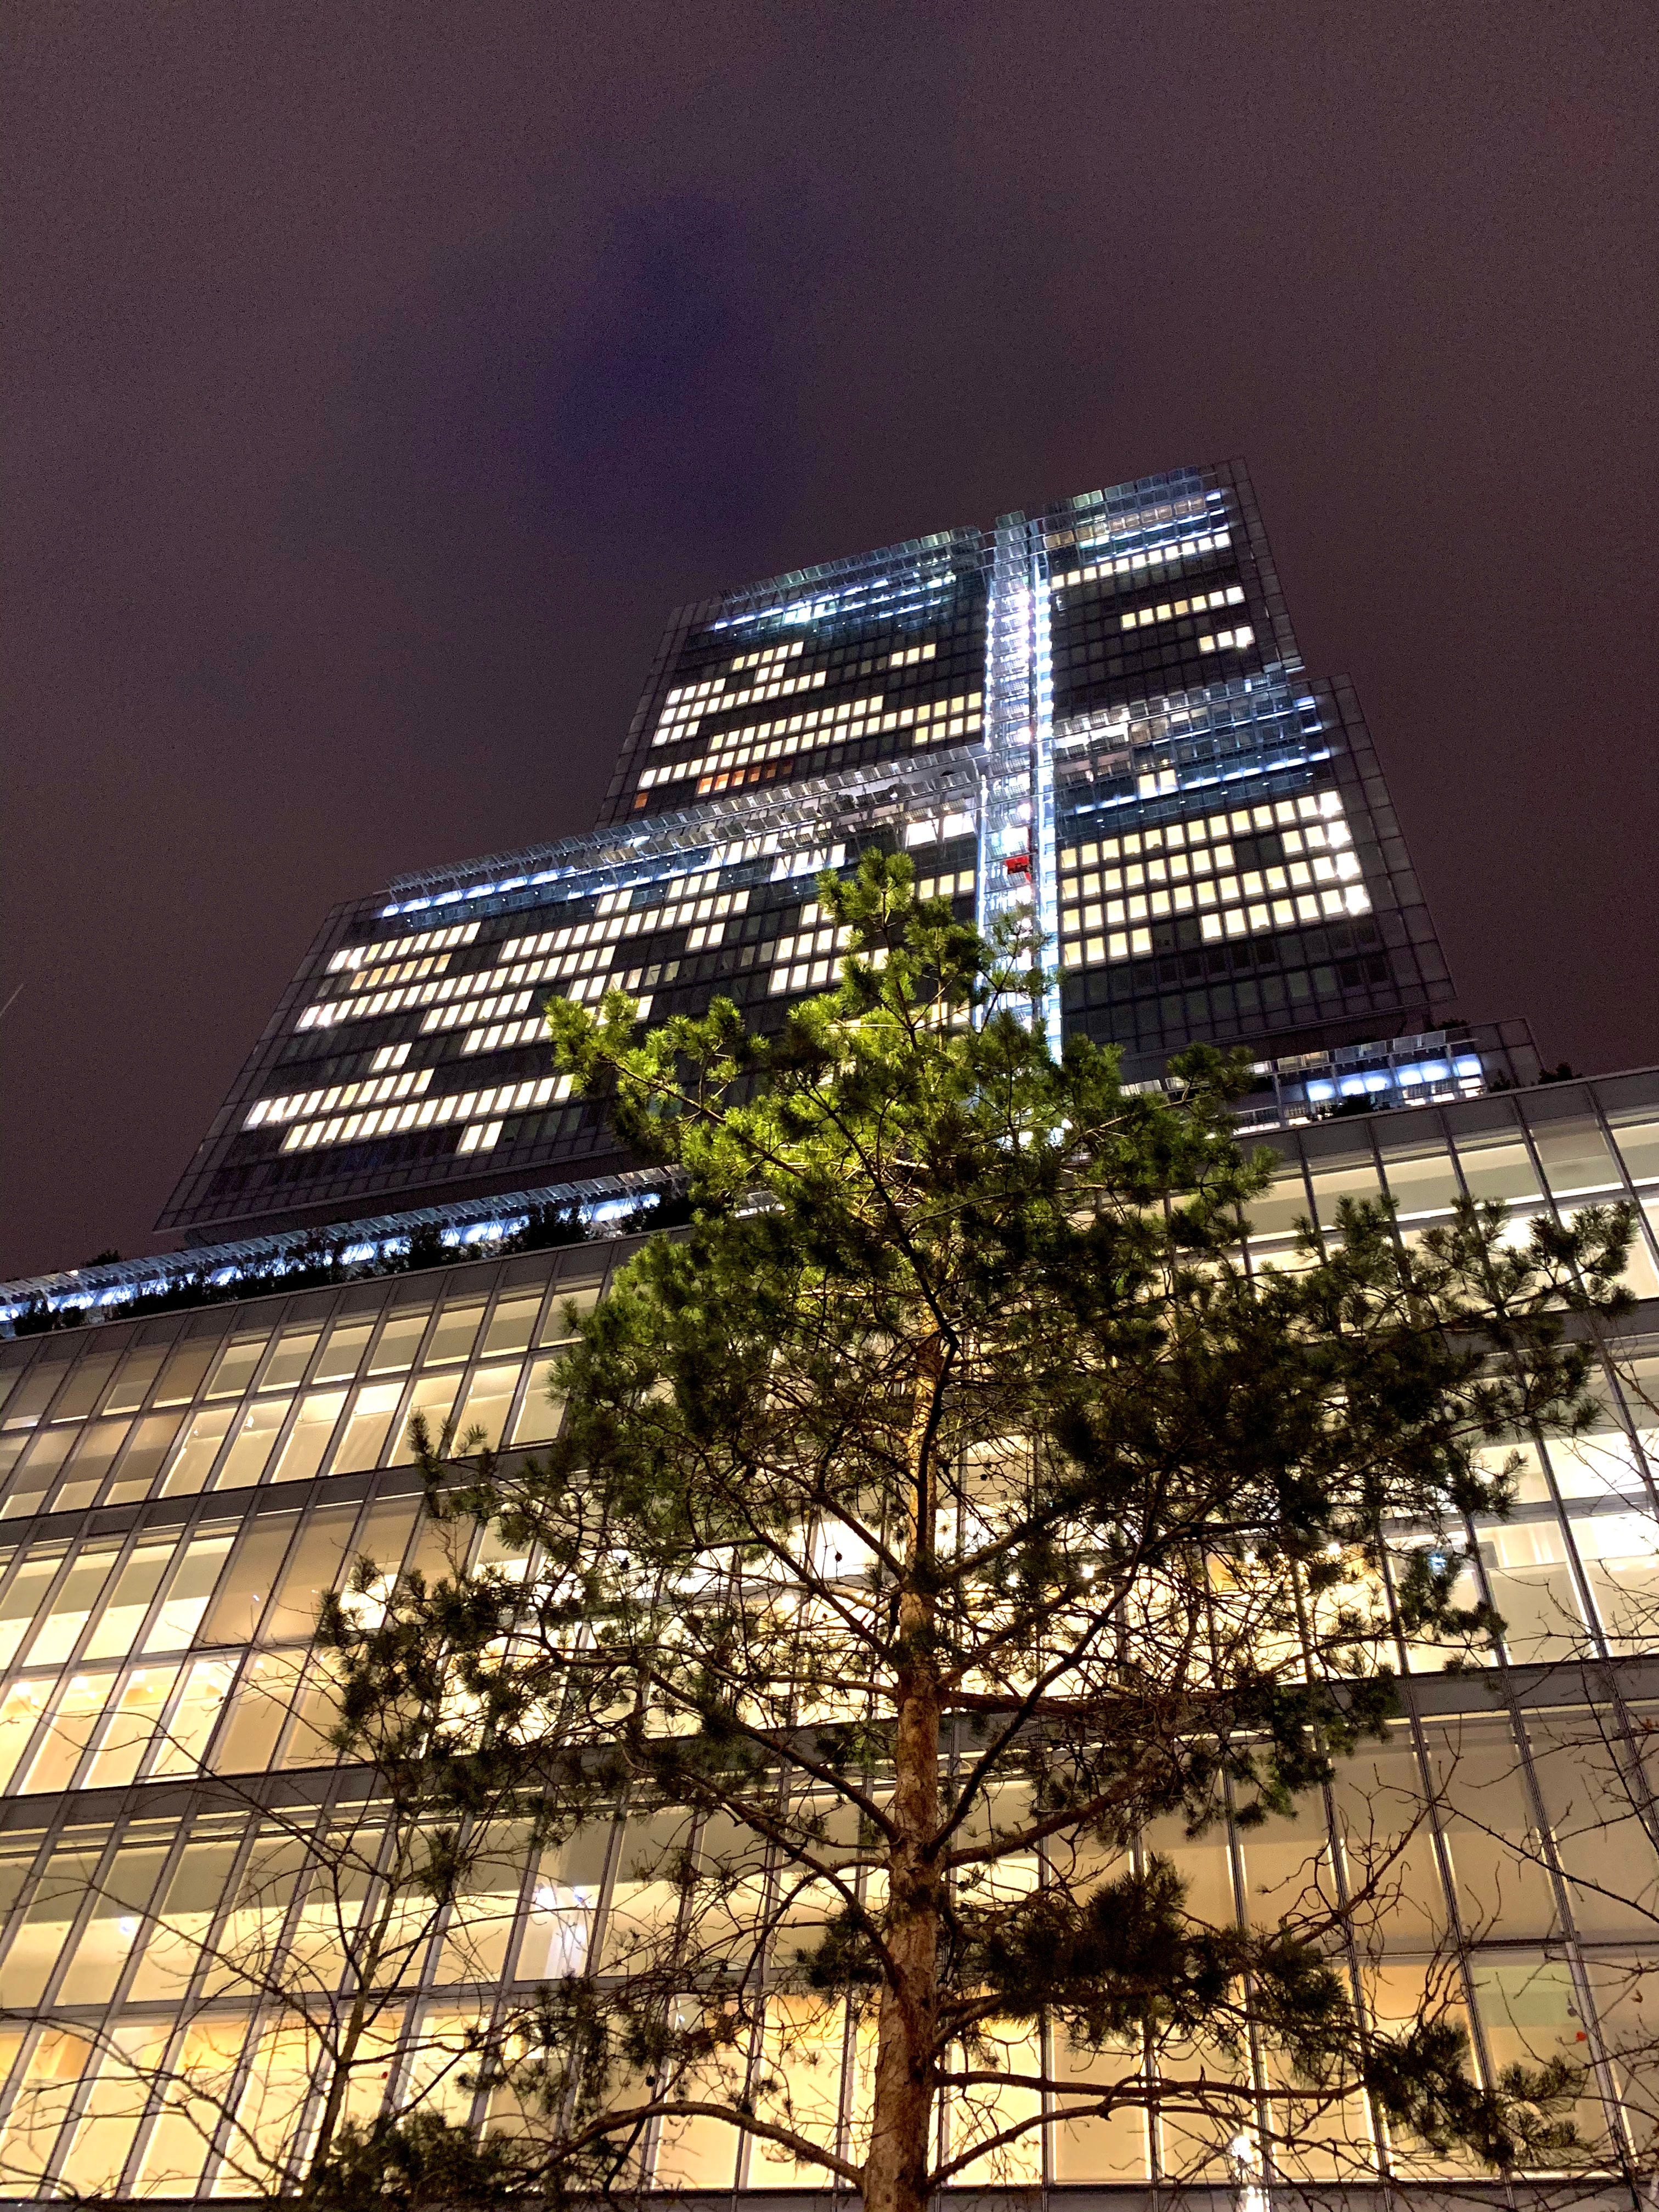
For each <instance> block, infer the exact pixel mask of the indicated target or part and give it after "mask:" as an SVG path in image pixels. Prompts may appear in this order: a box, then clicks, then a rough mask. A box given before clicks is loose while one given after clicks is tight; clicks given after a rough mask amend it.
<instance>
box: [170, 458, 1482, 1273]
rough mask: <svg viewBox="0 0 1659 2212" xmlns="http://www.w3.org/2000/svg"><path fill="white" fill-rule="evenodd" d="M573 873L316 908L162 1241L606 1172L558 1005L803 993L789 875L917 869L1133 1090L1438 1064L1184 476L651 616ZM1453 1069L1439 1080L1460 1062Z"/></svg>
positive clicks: (817, 928) (821, 974) (696, 1004)
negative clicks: (622, 994) (1180, 1054)
mask: <svg viewBox="0 0 1659 2212" xmlns="http://www.w3.org/2000/svg"><path fill="white" fill-rule="evenodd" d="M604 811H605V819H604V821H603V823H601V825H600V827H599V829H596V830H595V831H594V832H592V834H591V835H590V836H586V837H579V838H569V839H566V840H564V841H562V842H560V843H558V844H555V845H548V846H539V847H534V848H529V849H527V850H525V851H520V852H517V853H512V854H497V855H494V856H492V857H489V858H488V859H484V860H477V861H474V862H471V863H467V864H464V865H462V866H455V867H446V868H436V869H432V870H428V871H427V872H423V873H420V874H416V875H411V876H409V877H406V878H401V879H399V881H398V882H397V883H395V884H392V886H391V887H390V889H389V890H388V891H386V892H385V893H382V894H380V895H378V896H374V897H371V898H368V899H362V900H358V901H354V902H349V903H347V904H345V905H343V906H341V907H339V908H336V909H335V911H334V913H333V914H331V915H330V916H329V918H328V920H327V921H326V922H325V924H324V927H323V928H322V930H321V932H320V933H319V935H318V938H317V939H316V941H315V942H314V944H313V946H312V948H311V950H310V951H309V952H308V953H307V957H306V959H305V961H304V963H302V965H301V969H300V972H299V974H298V975H296V976H295V981H294V982H293V984H292V985H291V986H290V987H289V991H288V993H287V994H286V995H285V997H284V999H283V1003H282V1005H281V1006H279V1007H278V1009H277V1011H276V1015H275V1017H274V1018H273V1020H272V1022H271V1024H270V1026H269V1028H268V1029H267V1030H266V1032H265V1035H264V1037H262V1038H261V1040H260V1042H259V1043H258V1046H257V1048H255V1051H254V1053H253V1054H252V1056H251V1058H250V1059H249V1060H248V1062H247V1064H246V1066H245V1068H244V1069H243V1071H242V1073H241V1074H240V1077H239V1078H238V1079H237V1082H236V1084H235V1085H234V1089H233V1091H232V1092H231V1095H230V1097H229V1099H228V1101H227V1103H226V1104H225V1106H224V1108H223V1109H222V1111H221V1112H220V1114H219V1115H218V1117H217V1118H216V1121H215V1123H214V1125H213V1127H212V1128H211V1129H210V1132H209V1133H208V1137H207V1139H206V1141H205V1142H204V1145H203V1146H202V1147H201V1148H200V1150H199V1151H198V1152H197V1156H196V1158H195V1159H194V1160H193V1161H192V1162H191V1166H190V1168H189V1170H187V1172H186V1173H185V1176H184V1178H183V1180H182V1181H181V1182H180V1183H179V1188H178V1189H177V1191H176V1192H175V1193H174V1194H173V1199H172V1200H171V1201H170V1203H169V1205H168V1206H167V1209H166V1211H165V1212H164V1213H163V1214H162V1216H161V1223H160V1226H161V1227H162V1228H163V1229H167V1230H175V1231H183V1232H185V1234H186V1235H187V1236H189V1237H191V1239H193V1240H197V1241H202V1240H208V1239H219V1238H222V1237H225V1236H227V1235H228V1234H232V1233H234V1232H235V1231H238V1230H240V1231H242V1233H258V1232H260V1231H277V1230H281V1229H288V1228H295V1227H303V1226H305V1225H314V1224H321V1223H325V1222H327V1221H330V1220H337V1219H339V1218H342V1217H343V1216H345V1215H348V1214H349V1213H350V1212H354V1211H356V1212H362V1211H365V1210H367V1209H368V1207H370V1206H373V1205H374V1202H375V1201H377V1200H378V1201H380V1202H381V1203H383V1204H384V1203H393V1204H398V1205H410V1204H422V1203H431V1202H443V1201H446V1200H450V1199H453V1198H459V1197H461V1196H462V1195H464V1194H473V1193H477V1194H487V1193H489V1192H491V1191H507V1190H514V1189H525V1188H532V1187H533V1186H534V1185H535V1184H536V1183H537V1182H543V1183H551V1182H558V1181H562V1180H568V1178H569V1177H571V1176H591V1175H594V1174H603V1173H608V1172H613V1171H615V1170H617V1169H618V1168H620V1167H623V1166H625V1164H626V1163H625V1162H623V1160H621V1159H620V1158H618V1157H617V1154H616V1152H615V1150H614V1147H613V1146H611V1143H610V1141H609V1139H607V1137H606V1135H605V1131H604V1129H603V1128H602V1127H601V1126H600V1125H599V1122H598V1121H596V1119H595V1117H594V1115H592V1113H591V1112H590V1111H588V1110H586V1109H584V1108H583V1107H582V1105H581V1104H580V1103H579V1102H574V1101H572V1100H571V1099H570V1098H569V1097H568V1095H567V1094H566V1091H565V1090H564V1088H563V1086H562V1085H561V1084H560V1083H559V1082H558V1080H557V1079H556V1078H555V1077H554V1076H553V1075H551V1074H550V1072H549V1070H548V1066H547V1054H546V1050H545V1048H544V1044H543V1042H542V1038H543V1034H544V1031H543V1024H542V1020H541V1012H540V1009H541V1006H542V1004H543V1002H544V1000H545V999H546V998H547V997H549V996H550V995H551V994H565V995H569V996H574V997H577V998H581V999H586V1000H598V999H599V998H600V997H602V996H603V994H605V992H606V991H608V990H610V989H612V988H615V987H620V988H623V989H624V990H627V991H629V992H630V993H631V994H634V995H635V996H636V997H637V998H638V999H639V1000H640V1002H641V1010H642V1013H643V1016H644V1018H646V1019H647V1020H654V1019H659V1018H661V1017H663V1016H665V1015H667V1014H670V1013H680V1012H695V1011H698V1010H700V1009H701V1008H702V1007H703V1006H706V1005H707V1004H708V1000H709V999H710V998H711V997H712V996H713V995H714V994H715V993H716V992H721V993H725V994H728V995H730V996H732V998H734V999H735V1000H737V1001H738V1004H739V1005H740V1006H744V1008H745V1009H746V1010H747V1011H748V1012H749V1013H750V1018H753V1019H757V1020H758V1021H759V1022H761V1023H762V1024H769V1023H771V1022H774V1021H775V1020H777V1019H779V1018H781V1013H782V1011H783V1009H784V1007H785V1006H787V1004H788V1002H789V1001H790V1000H792V999H793V998H794V997H796V996H798V995H799V994H801V993H803V992H810V991H813V990H821V989H823V987H825V986H826V984H827V983H828V982H829V981H831V980H832V979H833V975H834V967H835V959H836V951H837V948H836V944H835V941H834V932H833V930H831V929H830V928H829V926H828V924H827V923H826V921H825V920H824V917H823V915H821V914H820V912H819V910H818V902H817V889H816V883H815V878H816V876H817V872H818V871H819V870H821V869H822V868H823V867H825V866H831V867H836V868H841V867H850V866H854V865H855V864H856V861H857V860H858V857H859V855H860V854H861V853H862V852H864V851H866V850H867V849H869V848H872V846H873V847H878V848H884V849H886V850H890V851H891V850H896V851H903V852H908V853H909V854H910V855H911V857H912V859H913V860H914V861H915V866H916V872H917V875H918V878H919V879H920V882H921V886H922V888H923V889H925V890H928V891H930V892H933V893H934V894H936V895H943V896H950V897H951V898H952V899H953V900H955V901H956V902H957V904H958V909H959V911H960V912H961V913H962V914H963V915H964V916H972V917H974V918H976V919H977V921H979V923H980V925H981V927H987V928H988V927H992V926H993V925H994V923H995V921H996V920H997V918H998V917H999V916H1000V915H1007V914H1011V913H1013V914H1018V915H1026V916H1029V917H1033V918H1034V919H1035V920H1036V921H1037V923H1038V924H1039V925H1040V926H1041V927H1042V929H1043V931H1044V932H1045V933H1047V936H1048V939H1049V950H1048V960H1049V963H1050V964H1051V966H1052V968H1053V969H1054V973H1055V975H1056V979H1057V983H1058V987H1057V988H1056V990H1055V991H1054V994H1053V996H1052V1000H1051V1005H1050V1010H1049V1017H1048V1018H1049V1021H1050V1024H1051V1027H1052V1029H1053V1032H1054V1042H1056V1043H1058V1042H1060V1038H1061V1036H1063V1035H1064V1034H1066V1033H1069V1032H1071V1031H1073V1030H1077V1031H1081V1032H1083V1033H1084V1034H1086V1035H1088V1036H1092V1037H1095V1038H1097V1039H1099V1040H1102V1041H1111V1042H1116V1043H1118V1044H1120V1045H1121V1046H1122V1047H1123V1048H1124V1050H1125V1054H1126V1060H1127V1072H1128V1073H1129V1074H1130V1075H1131V1076H1132V1077H1133V1078H1134V1079H1152V1078H1155V1077H1156V1076H1157V1075H1158V1073H1160V1072H1161V1070H1162V1068H1163V1066H1164V1061H1165V1060H1166V1059H1167V1057H1168V1055H1169V1054H1170V1053H1171V1052H1173V1051H1176V1050H1177V1049H1179V1048H1181V1047H1182V1046H1183V1045H1186V1044H1188V1043H1192V1042H1216V1043H1220V1044H1233V1043H1238V1042H1249V1043H1251V1044H1253V1045H1255V1047H1256V1048H1258V1050H1259V1051H1260V1052H1261V1054H1262V1056H1263V1058H1264V1060H1266V1059H1273V1058H1276V1057H1284V1056H1285V1055H1295V1054H1304V1053H1307V1052H1310V1051H1319V1050H1325V1051H1330V1050H1333V1049H1337V1048H1346V1047H1349V1046H1352V1045H1356V1044H1359V1043H1362V1042H1376V1041H1378V1040H1382V1041H1388V1040H1393V1039H1400V1038H1404V1037H1421V1036H1433V1035H1435V1034H1437V1033H1439V1032H1441V1031H1443V1030H1444V1029H1445V1027H1446V1024H1447V1021H1448V1019H1449V1012H1450V986H1449V982H1448V981H1447V978H1446V971H1445V965H1444V963H1443V960H1442V958H1441V957H1440V952H1439V949H1438V946H1437V942H1436V939H1435V936H1434V931H1433V927H1432V925H1431V921H1430V919H1429V916H1428V913H1427V909H1426V908H1425V904H1424V902H1423V898H1422V894H1421V892H1420V890H1419V888H1418V885H1417V882H1416V879H1415V877H1414V876H1413V872H1412V870H1411V867H1410V864H1409V861H1408V860H1407V854H1406V851H1405V848H1404V846H1403V844H1402V842H1401V838H1400V834H1399V829H1398V825H1397V823H1396V822H1395V817H1394V815H1393V812H1392V810H1391V809H1390V807H1389V800H1388V794H1387V793H1386V791H1385V789H1384V787H1383V781H1382V778H1381V775H1380V774H1379V772H1378V769H1377V766H1376V757H1375V753H1374V750H1373V749H1372V746H1371V743H1370V738H1369V736H1368V734H1367V732H1366V730H1365V726H1364V720H1363V719H1362V717H1361V715H1360V714H1359V710H1358V705H1357V703H1356V702H1355V701H1354V698H1353V696H1352V691H1351V690H1349V689H1348V687H1346V685H1344V684H1326V683H1323V682H1319V681H1316V680H1315V679H1313V678H1310V677H1308V676H1307V675H1306V673H1305V672H1304V669H1303V665H1302V662H1301V659H1300V656H1299V654H1298V653H1297V648H1296V643H1295V639H1294V637H1293V635H1292V634H1291V628H1290V623H1289V621H1288V618H1287V617H1286V615H1285V608H1284V603H1283V600H1282V599H1281V597H1280V594H1279V586H1278V582H1277V580H1276V577H1275V575H1274V573H1273V564H1272V560H1271V556H1270V555H1269V552H1268V549H1267V540H1266V538H1265V535H1264V534H1263V532H1262V530H1261V522H1260V520H1259V518H1258V516H1257V514H1256V510H1255V501H1254V499H1253V497H1252V496H1251V494H1250V489H1249V483H1248V481H1247V479H1246V478H1245V477H1244V474H1243V471H1242V470H1241V469H1239V468H1238V467H1237V466H1236V465H1225V466H1222V467H1218V468H1209V469H1199V470H1182V471H1175V472H1174V473H1172V474H1170V475H1169V476H1164V477H1151V478H1146V479H1144V480H1142V481H1141V482H1139V483H1133V484H1127V485H1120V486H1118V487H1116V488H1115V489H1112V490H1109V491H1103V492H1097V493H1091V494H1087V495H1082V496H1079V497H1078V498H1075V499H1069V500H1065V501H1060V502H1059V503H1058V504H1057V505H1055V506H1054V507H1050V508H1048V509H1047V510H1045V511H1044V512H1043V513H1041V514H1038V515H1036V516H1034V517H1028V516H1026V515H1024V514H1022V513H1015V514H1010V515H1005V516H1003V517H1002V518H1001V520H1000V521H999V522H998V523H997V524H996V526H994V528H993V529H989V530H967V529H963V530H953V531H950V532H943V533H941V534H939V535H938V536H936V537H933V538H923V539H919V540H916V541H915V542H913V543H911V544H905V545H900V546H893V547H888V548H886V549H884V550H881V551H879V552H875V553H870V554H866V555H860V556H858V557H856V558H855V559H852V560H848V561H843V562H836V563H834V564H831V565H829V566H828V567H825V568H813V569H806V570H802V571H799V572H798V573H796V574H792V575H788V576H784V577H780V578H776V579H774V580H772V581H770V582H769V583H766V584H760V585H754V586H749V587H747V588H746V589H744V590H743V591H740V592H732V593H730V594H728V595H727V596H726V597H725V598H723V599H715V600H709V601H707V602H704V603H702V604H701V605H696V606H693V607H690V608H684V609H682V610H680V611H678V613H677V614H676V615H675V616H673V617H671V621H670V623H669V625H668V629H667V632H666V634H665V638H664V641H663V643H662V646H661V647H660V648H659V653H658V654H657V658H656V661H655V663H654V665H653V669H652V671H651V676H650V679H649V682H648V683H647V687H646V690H645V694H644V696H643V698H642V700H641V705H640V708H639V711H638V713H637V714H636V715H635V720H634V724H633V726H632V729H631V731H630V732H629V738H628V740H627V742H626V744H624V746H623V751H622V754H621V757H620V759H619V763H618V766H617V774H616V776H615V778H614V780H613V781H612V784H611V791H610V793H609V795H608V797H607V799H606V802H605V810H604ZM1466 1056H1467V1055H1466Z"/></svg>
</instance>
